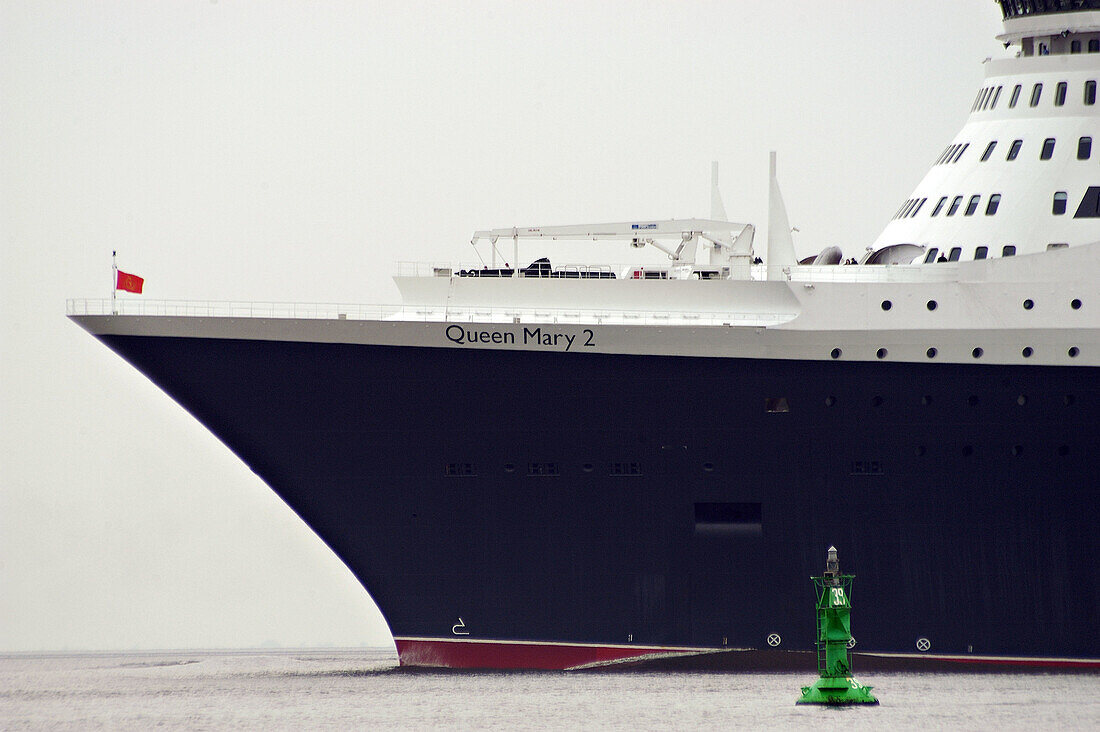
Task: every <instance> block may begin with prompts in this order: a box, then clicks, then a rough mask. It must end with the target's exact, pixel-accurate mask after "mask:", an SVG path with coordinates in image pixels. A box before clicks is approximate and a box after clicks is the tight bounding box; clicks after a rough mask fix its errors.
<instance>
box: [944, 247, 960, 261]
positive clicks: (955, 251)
mask: <svg viewBox="0 0 1100 732" xmlns="http://www.w3.org/2000/svg"><path fill="white" fill-rule="evenodd" d="M962 253H963V250H962V247H951V252H950V253H949V254H948V255H947V261H948V262H957V261H959V258H960V257H962Z"/></svg>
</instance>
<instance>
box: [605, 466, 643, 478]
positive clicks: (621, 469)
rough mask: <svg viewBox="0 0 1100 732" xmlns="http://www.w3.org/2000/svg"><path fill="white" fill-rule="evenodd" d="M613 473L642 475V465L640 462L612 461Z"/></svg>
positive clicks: (622, 475)
mask: <svg viewBox="0 0 1100 732" xmlns="http://www.w3.org/2000/svg"><path fill="white" fill-rule="evenodd" d="M611 474H612V475H614V476H616V477H624V476H636V475H641V474H642V467H641V466H640V465H639V464H638V463H611Z"/></svg>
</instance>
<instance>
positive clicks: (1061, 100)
mask: <svg viewBox="0 0 1100 732" xmlns="http://www.w3.org/2000/svg"><path fill="white" fill-rule="evenodd" d="M1068 88H1069V86H1068V85H1067V84H1066V82H1064V81H1059V82H1058V86H1056V87H1055V88H1054V106H1055V107H1061V106H1062V105H1063V104H1065V103H1066V90H1067V89H1068Z"/></svg>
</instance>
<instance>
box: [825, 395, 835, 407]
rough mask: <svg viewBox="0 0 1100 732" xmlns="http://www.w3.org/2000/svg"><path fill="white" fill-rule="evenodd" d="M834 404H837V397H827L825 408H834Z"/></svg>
mask: <svg viewBox="0 0 1100 732" xmlns="http://www.w3.org/2000/svg"><path fill="white" fill-rule="evenodd" d="M834 404H836V397H835V396H827V397H825V406H826V407H831V406H833V405H834Z"/></svg>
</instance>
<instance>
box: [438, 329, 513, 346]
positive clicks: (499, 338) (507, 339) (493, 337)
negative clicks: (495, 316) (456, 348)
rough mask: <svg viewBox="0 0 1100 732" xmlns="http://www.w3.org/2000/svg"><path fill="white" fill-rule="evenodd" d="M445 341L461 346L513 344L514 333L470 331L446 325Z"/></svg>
mask: <svg viewBox="0 0 1100 732" xmlns="http://www.w3.org/2000/svg"><path fill="white" fill-rule="evenodd" d="M445 334H446V336H447V340H449V341H450V342H451V343H457V344H458V345H460V346H461V345H463V344H465V343H515V342H516V334H515V333H505V332H502V331H499V330H471V329H467V328H463V327H462V326H461V325H448V326H447V330H446V331H445Z"/></svg>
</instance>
